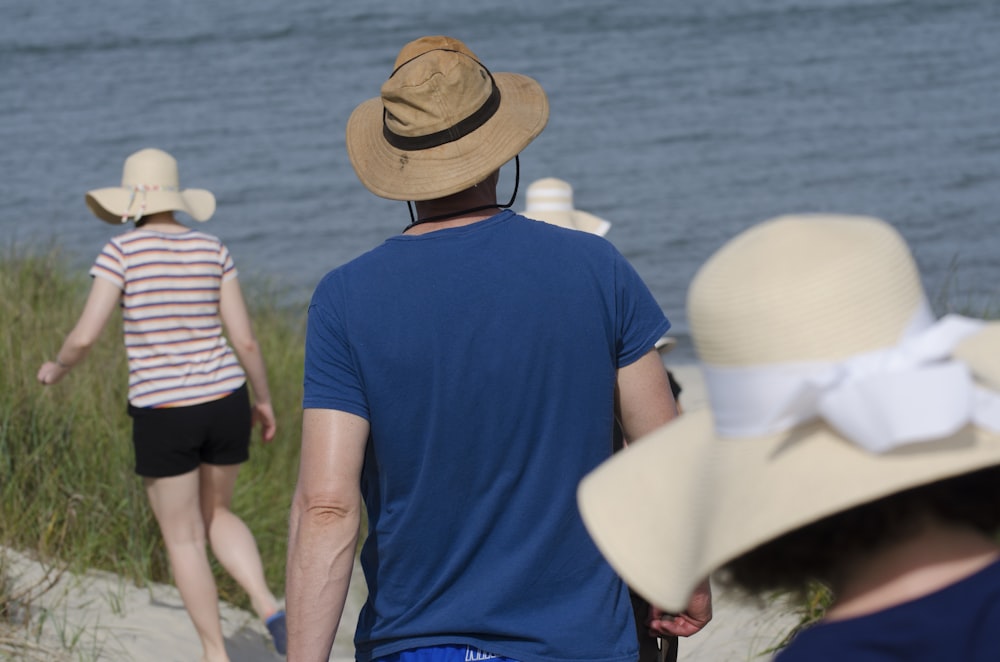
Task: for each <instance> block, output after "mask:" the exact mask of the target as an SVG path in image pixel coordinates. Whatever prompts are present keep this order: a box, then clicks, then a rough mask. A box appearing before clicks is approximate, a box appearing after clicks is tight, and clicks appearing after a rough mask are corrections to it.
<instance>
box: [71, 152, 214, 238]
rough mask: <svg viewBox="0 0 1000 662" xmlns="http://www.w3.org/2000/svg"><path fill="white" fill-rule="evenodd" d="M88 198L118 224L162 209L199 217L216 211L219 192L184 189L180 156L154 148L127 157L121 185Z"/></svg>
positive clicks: (96, 210)
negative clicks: (179, 171)
mask: <svg viewBox="0 0 1000 662" xmlns="http://www.w3.org/2000/svg"><path fill="white" fill-rule="evenodd" d="M86 200H87V207H89V208H90V211H92V212H94V214H95V215H96V216H97V218H99V219H101V220H102V221H107V222H108V223H114V224H115V225H118V224H120V223H125V222H127V221H128V220H129V219H130V218H134V219H135V220H137V221H138V220H139V219H140V218H142V217H143V216H144V215H148V214H155V213H157V212H161V211H182V212H184V213H186V214H188V215H189V216H190V217H191V218H193V219H194V220H196V221H207V220H208V219H210V218H211V217H212V214H213V213H215V196H214V195H212V194H211V193H210V192H209V191H206V190H204V189H192V188H189V189H181V187H180V179H179V177H178V174H177V161H176V159H174V157H172V156H170V155H169V154H167V153H166V152H164V151H163V150H160V149H152V148H147V149H141V150H139V151H138V152H136V153H134V154H132V155H131V156H129V157H128V158H127V159H125V167H124V169H123V170H122V185H121V186H119V187H112V188H101V189H96V190H94V191H90V192H88V193H87V196H86Z"/></svg>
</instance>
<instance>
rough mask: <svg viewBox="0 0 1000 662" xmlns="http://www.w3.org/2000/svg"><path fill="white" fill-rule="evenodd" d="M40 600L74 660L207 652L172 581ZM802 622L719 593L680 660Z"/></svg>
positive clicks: (337, 656) (754, 644)
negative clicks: (709, 616)
mask: <svg viewBox="0 0 1000 662" xmlns="http://www.w3.org/2000/svg"><path fill="white" fill-rule="evenodd" d="M667 358H668V359H669V355H668V357H667ZM668 364H669V361H668ZM670 368H671V370H672V371H673V372H674V375H675V377H676V378H677V380H678V381H679V382H680V383H681V386H682V387H683V389H684V392H683V393H682V395H681V401H682V403H683V405H684V407H685V410H686V411H693V410H696V409H699V408H701V407H704V406H705V402H706V400H705V393H704V388H703V384H702V379H701V374H700V372H699V371H698V369H697V367H696V366H691V365H679V366H672V365H671V366H670ZM289 489H291V488H289ZM0 552H2V550H0ZM6 553H7V571H8V574H9V575H10V576H11V578H12V579H13V580H14V587H15V590H16V589H17V587H26V586H32V585H34V584H36V583H37V582H38V580H39V578H41V577H42V576H43V575H44V573H45V569H44V567H43V566H42V565H40V564H38V563H35V562H33V561H31V560H30V559H28V558H27V557H25V556H23V555H21V554H18V553H16V552H12V551H10V550H8V551H7V552H6ZM365 594H366V593H365V586H364V579H363V577H362V576H361V574H360V569H359V568H357V567H355V575H354V579H353V580H352V588H351V595H350V597H349V599H348V605H347V608H346V610H345V614H344V618H343V619H342V621H341V628H340V632H339V633H338V635H337V640H336V643H335V645H334V652H333V655H332V656H331V658H330V659H331V660H336V661H338V662H340V661H344V662H347V661H349V660H352V659H353V658H354V650H353V645H352V636H353V630H354V624H355V623H356V621H357V615H358V612H359V611H360V608H361V605H362V603H363V602H364V598H365ZM32 605H33V610H34V618H33V624H34V625H33V626H32V630H31V633H32V634H30V635H28V634H27V633H25V632H22V634H24V635H25V636H29V638H30V640H31V641H37V642H39V643H41V644H43V645H46V646H49V647H53V648H54V649H56V650H60V649H62V650H65V648H66V647H65V646H64V645H63V643H62V642H73V648H72V650H73V652H72V654H71V655H68V656H67V657H66V659H73V660H83V661H84V662H86V661H89V660H94V661H97V660H100V661H102V662H104V661H107V662H126V661H133V660H142V661H144V660H157V661H158V662H175V661H176V662H192V661H195V660H198V659H199V658H200V654H201V646H200V644H199V643H198V638H197V636H196V635H195V632H194V627H193V626H192V625H191V621H190V619H189V618H188V615H187V612H186V611H185V610H184V607H183V605H182V604H181V600H180V597H179V595H178V593H177V590H176V589H175V588H174V587H172V586H163V585H155V586H152V587H147V588H136V587H135V586H133V585H131V584H129V583H128V582H126V581H123V580H122V579H120V578H119V577H117V576H115V575H110V574H107V573H99V572H91V573H88V574H87V575H85V576H82V577H79V576H70V575H64V576H62V577H61V578H60V579H59V581H58V583H57V584H56V585H55V586H54V588H52V590H50V591H48V592H47V593H45V594H44V595H42V596H40V597H36V598H35V599H33V600H32ZM222 620H223V632H224V634H225V636H226V645H227V649H228V651H229V654H230V657H231V658H232V659H233V660H234V662H265V661H268V660H280V659H282V658H281V656H279V655H278V654H277V653H276V652H275V651H274V649H273V648H272V647H271V643H270V637H269V635H268V633H267V630H266V628H265V627H264V625H263V624H262V623H260V622H259V621H258V620H257V619H256V617H255V616H254V615H253V614H251V613H249V612H246V611H243V610H239V609H236V608H234V607H232V606H230V605H222ZM796 621H797V619H796V617H795V616H794V615H793V614H790V613H789V610H788V609H787V607H785V606H783V605H781V604H776V605H753V604H744V603H741V602H740V601H737V600H735V599H733V598H732V597H731V596H728V595H726V594H721V593H718V592H717V593H716V596H715V618H714V619H713V621H712V623H710V624H709V626H708V627H707V628H706V629H705V630H704V631H702V632H700V633H699V634H697V635H695V636H694V637H691V638H689V639H682V640H681V642H680V647H679V651H680V655H679V659H680V660H701V661H704V662H716V661H718V662H729V661H733V660H762V659H767V657H758V656H759V655H760V653H762V652H763V651H765V650H767V649H768V648H770V647H772V646H774V645H775V644H776V643H778V642H779V641H780V640H781V639H782V637H783V636H784V635H785V633H786V632H788V631H789V629H790V628H791V627H792V626H793V625H794V624H795V623H796ZM36 632H37V634H35V633H36ZM0 639H2V638H0ZM4 659H20V657H18V656H17V655H15V654H12V653H11V652H10V651H9V650H5V649H4V648H3V647H2V646H0V660H4ZM35 659H47V658H46V657H36V658H35Z"/></svg>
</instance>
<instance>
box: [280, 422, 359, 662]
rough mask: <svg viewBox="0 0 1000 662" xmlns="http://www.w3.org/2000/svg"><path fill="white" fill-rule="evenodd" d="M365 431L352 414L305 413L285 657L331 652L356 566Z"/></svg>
mask: <svg viewBox="0 0 1000 662" xmlns="http://www.w3.org/2000/svg"><path fill="white" fill-rule="evenodd" d="M368 433H369V425H368V421H366V420H365V419H363V418H361V417H359V416H355V415H354V414H348V413H346V412H342V411H335V410H328V409H306V410H305V411H304V412H303V416H302V455H301V458H300V464H299V480H298V484H297V485H296V488H295V496H294V498H293V501H292V512H291V518H290V523H289V538H288V565H287V569H286V582H285V583H286V586H285V593H286V610H287V613H288V660H289V662H313V661H315V662H326V661H327V660H328V659H329V656H330V650H331V649H332V647H333V639H334V636H335V634H336V632H337V626H338V625H339V623H340V617H341V615H342V614H343V610H344V603H345V602H346V600H347V590H348V587H349V585H350V581H351V571H352V569H353V567H354V551H355V548H356V546H357V542H358V529H359V526H360V524H361V468H362V466H363V464H364V456H365V445H366V443H367V441H368Z"/></svg>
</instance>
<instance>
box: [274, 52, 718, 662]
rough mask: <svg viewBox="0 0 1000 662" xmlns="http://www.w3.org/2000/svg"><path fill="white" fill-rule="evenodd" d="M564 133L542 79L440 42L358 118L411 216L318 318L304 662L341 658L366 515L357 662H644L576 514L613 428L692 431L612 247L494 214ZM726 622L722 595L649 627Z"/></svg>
mask: <svg viewBox="0 0 1000 662" xmlns="http://www.w3.org/2000/svg"><path fill="white" fill-rule="evenodd" d="M547 119H548V102H547V100H546V97H545V94H544V92H543V91H542V89H541V87H540V86H539V85H538V83H536V82H535V81H534V80H532V79H530V78H528V77H526V76H521V75H518V74H511V73H495V74H493V73H491V72H489V71H488V70H487V69H486V67H484V66H483V65H482V64H481V63H480V62H479V61H478V59H477V58H476V57H475V55H473V53H472V52H471V51H470V50H469V49H468V48H467V47H466V46H465V45H464V44H463V43H461V42H460V41H457V40H455V39H450V38H447V37H424V38H422V39H418V40H416V41H414V42H411V43H409V44H407V45H406V46H405V47H404V48H403V49H402V51H401V52H400V54H399V56H398V58H397V60H396V68H395V71H394V72H393V74H392V75H391V76H390V78H389V80H388V81H387V82H386V83H385V84H384V85H383V86H382V94H381V97H380V98H375V99H371V100H369V101H367V102H365V103H363V104H361V105H360V106H359V107H358V108H357V109H355V111H354V113H353V114H352V115H351V118H350V120H349V121H348V126H347V149H348V153H349V155H350V158H351V162H352V164H353V166H354V168H355V171H356V173H357V174H358V177H359V178H360V179H361V181H362V183H364V184H365V186H366V187H367V188H368V189H369V190H371V191H372V192H373V193H375V194H376V195H379V196H382V197H386V198H389V199H395V200H406V201H414V203H415V204H414V207H415V211H416V217H414V216H413V210H412V209H411V220H412V223H411V224H410V225H409V226H408V227H407V228H406V229H405V230H404V231H403V233H402V234H401V235H399V236H395V237H392V238H390V239H389V240H387V241H386V242H385V243H384V244H382V245H381V246H379V247H377V248H375V249H374V250H372V251H370V252H368V253H366V254H365V255H362V256H361V257H359V258H357V259H355V260H353V261H352V262H350V263H348V264H346V265H344V266H342V267H340V268H338V269H335V270H334V271H332V272H330V273H329V274H327V276H326V277H325V278H324V279H323V280H322V282H321V283H320V284H319V286H318V287H317V288H316V291H315V293H314V295H313V299H312V303H311V305H310V308H309V323H308V332H307V340H306V366H305V396H304V400H303V407H304V409H305V412H304V416H303V433H302V460H301V469H300V475H299V482H298V486H297V489H296V494H295V499H294V502H293V508H292V516H291V535H290V541H289V559H288V581H287V603H288V604H287V611H288V627H289V646H288V655H289V658H290V659H294V660H326V659H327V657H328V655H329V652H330V649H331V646H332V644H333V637H334V633H335V631H336V628H337V625H338V622H339V619H340V617H341V614H342V610H343V605H344V601H345V599H346V595H347V589H348V582H349V579H350V575H351V568H352V564H353V560H354V551H355V546H356V543H357V539H358V535H359V526H360V523H361V510H362V504H364V508H365V509H366V511H367V516H368V521H367V524H368V527H367V528H368V531H367V537H366V539H365V542H364V545H363V548H362V550H361V563H362V566H363V569H364V572H365V578H366V581H367V584H368V593H369V597H368V600H367V602H366V604H365V606H364V608H363V610H362V613H361V616H360V618H359V621H358V625H357V630H356V634H355V649H356V656H357V659H358V660H360V661H361V662H369V661H371V660H394V661H396V660H398V661H399V662H431V661H433V662H467V661H469V660H482V659H494V658H509V659H513V660H520V661H522V662H547V661H565V662H571V661H574V662H575V661H581V662H582V661H584V660H586V661H588V662H632V661H634V660H635V659H636V657H637V654H638V652H637V644H636V637H635V629H634V623H633V620H632V613H631V607H630V602H629V596H628V591H627V589H626V587H625V586H624V585H623V583H622V582H621V580H620V579H619V578H618V577H617V576H616V575H615V574H614V572H613V570H612V569H611V567H610V566H609V565H608V564H607V563H606V562H605V561H604V560H603V559H602V557H601V555H600V554H599V552H598V551H597V549H596V547H595V546H594V544H593V542H592V541H591V540H590V538H589V537H588V535H587V533H586V531H585V529H584V527H583V523H582V520H581V519H580V515H579V512H578V511H577V508H576V505H575V503H576V502H575V495H576V487H577V484H578V482H579V480H580V478H581V477H582V476H583V475H584V474H586V473H587V472H588V471H590V470H591V469H593V468H594V467H596V466H597V465H598V464H600V463H601V462H602V461H603V460H604V459H606V458H607V457H609V456H610V454H611V441H612V429H613V426H614V422H615V418H616V416H617V417H618V419H619V420H620V421H621V423H622V426H623V427H624V430H625V434H626V435H627V437H628V438H630V439H637V438H639V437H640V436H642V435H644V434H645V433H647V432H649V431H651V430H652V429H654V428H656V427H658V426H660V425H662V424H664V423H666V422H667V421H668V420H670V419H671V418H673V416H674V415H675V413H676V412H675V406H674V401H673V397H672V395H671V393H670V387H669V383H668V381H667V376H666V372H665V371H664V368H663V364H662V363H661V361H660V359H659V356H658V354H657V352H656V351H655V349H654V344H655V342H656V341H657V340H658V339H659V338H660V337H662V336H663V334H664V333H665V332H666V331H667V329H668V328H669V326H670V325H669V322H668V321H667V319H666V318H665V317H664V315H663V313H662V312H661V310H660V309H659V306H658V305H657V304H656V301H655V300H654V299H653V297H652V295H651V294H650V292H649V291H648V289H647V288H646V287H645V285H644V284H643V283H642V281H641V280H640V279H639V277H638V275H637V274H636V272H635V270H634V269H632V267H631V266H630V265H629V264H628V262H627V261H626V260H625V259H624V258H623V257H622V256H621V255H620V254H619V253H618V252H617V250H615V248H614V247H613V246H612V245H611V244H609V243H608V242H606V241H605V240H603V239H602V238H600V237H597V236H593V235H589V234H585V233H581V232H574V231H572V230H566V229H562V228H558V227H554V226H552V225H549V224H546V223H542V222H538V221H533V220H529V219H527V218H524V217H523V216H519V215H517V214H515V213H513V212H511V211H507V210H505V208H506V207H509V206H510V204H512V203H513V200H511V202H510V203H508V204H507V205H500V204H498V203H497V197H496V187H497V180H498V173H499V168H500V167H501V166H502V165H504V164H505V163H506V162H508V161H510V160H511V159H515V160H516V157H517V155H518V153H519V152H520V151H521V150H522V149H523V148H524V147H525V146H527V145H528V143H530V142H531V140H533V139H534V138H535V137H536V136H537V135H538V134H539V133H540V132H541V131H542V128H543V127H544V126H545V123H546V121H547ZM710 618H711V597H710V594H709V590H708V586H707V583H706V584H705V585H703V587H702V588H701V589H700V590H699V591H698V592H697V594H696V596H695V597H694V599H693V600H692V604H691V606H690V608H689V609H688V610H687V612H685V613H683V614H680V615H676V616H669V617H668V616H666V615H663V614H660V613H659V612H656V613H655V614H654V618H653V620H652V621H651V622H650V629H651V631H654V632H656V633H660V634H679V635H685V636H686V635H689V634H692V633H694V632H696V631H698V630H699V629H700V628H701V627H702V626H703V625H704V624H705V623H707V622H708V620H709V619H710Z"/></svg>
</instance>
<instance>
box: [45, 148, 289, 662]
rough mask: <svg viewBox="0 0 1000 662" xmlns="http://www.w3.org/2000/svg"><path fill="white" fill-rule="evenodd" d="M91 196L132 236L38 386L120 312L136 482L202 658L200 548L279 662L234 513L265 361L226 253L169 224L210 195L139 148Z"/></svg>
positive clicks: (194, 212) (220, 653)
mask: <svg viewBox="0 0 1000 662" xmlns="http://www.w3.org/2000/svg"><path fill="white" fill-rule="evenodd" d="M86 201H87V206H88V207H89V208H90V209H91V211H93V212H94V214H95V215H97V216H98V217H99V218H101V219H102V220H105V221H108V222H109V223H114V224H121V223H126V222H128V221H129V220H130V219H132V220H134V221H135V228H134V229H132V230H130V231H128V232H125V233H124V234H121V235H119V236H117V237H114V238H113V239H111V240H110V241H109V242H108V243H107V245H106V246H105V247H104V250H102V251H101V254H100V255H99V256H98V257H97V260H96V261H95V263H94V266H93V267H92V268H91V270H90V275H91V276H93V278H94V280H93V285H92V288H91V291H90V296H89V297H88V299H87V303H86V305H85V307H84V310H83V313H82V314H81V315H80V319H79V320H78V322H77V324H76V326H75V327H74V328H73V330H72V331H71V332H70V333H69V335H67V337H66V339H65V341H64V342H63V345H62V348H61V349H60V350H59V352H57V354H56V357H55V360H53V361H49V362H46V363H45V364H44V365H42V367H41V368H40V369H39V371H38V380H39V381H40V382H41V383H42V384H54V383H56V382H57V381H59V380H60V379H62V378H63V377H64V376H65V375H66V374H67V373H68V372H69V370H70V369H71V368H72V367H73V366H74V365H76V364H77V363H79V362H80V361H82V360H83V358H84V357H85V356H86V354H87V352H88V350H89V349H90V347H91V346H92V345H93V343H94V342H95V341H96V340H97V338H98V336H99V335H100V333H101V331H102V330H103V328H104V326H105V325H106V323H107V321H108V319H109V318H110V317H111V315H112V313H113V312H114V310H115V308H118V307H120V308H121V310H122V316H123V329H124V336H125V348H126V351H127V354H128V365H129V390H128V399H129V414H130V415H131V416H132V418H133V434H132V436H133V445H134V448H135V458H136V473H137V474H139V475H140V476H142V477H143V480H144V482H145V486H146V493H147V495H148V496H149V501H150V504H151V506H152V509H153V512H154V514H155V515H156V519H157V522H158V523H159V525H160V530H161V532H162V534H163V538H164V542H165V543H166V547H167V552H168V555H169V557H170V565H171V569H172V571H173V575H174V580H175V581H176V583H177V587H178V589H179V590H180V593H181V597H182V599H183V600H184V605H185V607H186V608H187V610H188V613H189V615H190V616H191V620H192V621H193V623H194V625H195V628H196V630H197V632H198V635H199V637H200V638H201V642H202V646H203V648H204V651H205V656H204V659H205V660H206V661H212V662H214V661H216V660H228V657H227V654H226V650H225V645H224V641H223V635H222V626H221V623H220V620H219V607H218V594H217V590H216V586H215V581H214V579H213V577H212V572H211V567H210V565H209V561H208V555H207V552H206V549H205V543H206V540H207V541H208V543H209V544H210V545H211V546H212V551H213V553H214V554H215V556H216V558H217V559H218V560H219V562H220V563H221V564H222V565H223V567H225V569H226V570H227V571H228V572H229V573H230V574H231V575H232V576H233V577H234V578H235V579H236V580H237V582H239V584H240V585H241V586H243V588H244V589H245V590H246V591H247V593H248V594H249V596H250V599H251V603H252V605H253V608H254V610H255V611H256V612H257V614H258V615H259V616H260V617H261V619H263V620H264V622H265V623H266V624H267V626H268V629H269V630H270V631H271V634H272V637H273V639H274V643H275V647H276V648H277V649H278V651H279V652H281V653H284V644H285V624H284V612H283V611H282V610H280V609H279V606H278V603H277V601H276V600H275V598H274V595H273V594H272V593H271V591H270V590H269V589H268V587H267V584H266V581H265V579H264V571H263V567H262V564H261V560H260V554H259V553H258V551H257V544H256V541H255V540H254V537H253V534H252V533H251V532H250V530H249V529H248V528H247V526H246V525H245V524H244V523H243V521H242V520H241V519H240V518H239V517H237V516H236V515H235V514H233V512H232V511H231V510H230V502H231V500H232V495H233V488H234V486H235V483H236V477H237V474H238V473H239V468H240V464H241V463H242V462H245V461H246V460H247V459H248V457H249V450H248V449H249V442H250V431H251V428H252V425H253V423H255V422H257V423H260V424H261V427H262V437H263V440H264V443H267V442H270V441H271V440H272V439H273V438H274V434H275V417H274V411H273V409H272V407H271V398H270V393H269V390H268V384H267V373H266V370H265V366H264V360H263V357H262V356H261V353H260V348H259V346H258V344H257V340H256V338H255V337H254V334H253V330H252V328H251V324H250V318H249V315H248V313H247V309H246V304H245V303H244V300H243V295H242V293H241V291H240V286H239V282H238V280H237V277H236V276H237V274H236V267H235V265H234V264H233V260H232V257H231V256H230V254H229V251H228V250H227V249H226V247H225V246H224V245H223V244H222V242H221V241H220V240H219V239H218V238H216V237H214V236H212V235H210V234H206V233H204V232H199V231H197V230H192V229H189V228H187V227H185V226H183V225H182V224H181V223H179V222H178V221H177V220H176V219H175V218H174V212H175V211H181V212H185V213H187V214H188V215H190V216H191V217H192V218H194V219H195V220H198V221H205V220H208V218H210V217H211V215H212V213H213V212H214V211H215V198H214V196H212V194H211V193H210V192H208V191H205V190H201V189H186V190H181V189H180V187H179V185H178V177H177V163H176V161H175V160H174V159H173V157H171V156H170V155H169V154H167V153H166V152H162V151H160V150H155V149H145V150H141V151H139V152H136V153H135V154H133V155H132V156H130V157H129V158H128V159H127V160H126V162H125V169H124V174H123V177H122V186H121V187H114V188H105V189H98V190H95V191H91V192H89V193H88V194H87V197H86ZM223 330H225V333H223ZM247 381H249V382H250V387H251V388H252V391H253V402H252V404H251V400H250V395H249V393H248V389H247Z"/></svg>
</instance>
